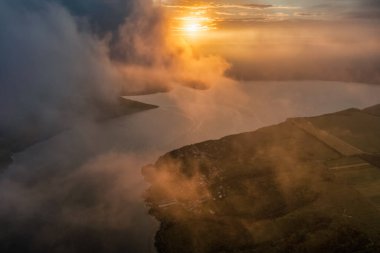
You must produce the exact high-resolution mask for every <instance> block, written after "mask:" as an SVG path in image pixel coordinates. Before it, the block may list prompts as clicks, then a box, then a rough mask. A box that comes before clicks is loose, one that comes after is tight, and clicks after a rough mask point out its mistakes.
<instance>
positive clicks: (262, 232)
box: [147, 110, 380, 253]
mask: <svg viewBox="0 0 380 253" xmlns="http://www.w3.org/2000/svg"><path fill="white" fill-rule="evenodd" d="M352 117H354V119H352ZM357 120H364V121H365V122H366V123H367V122H370V123H371V125H370V126H369V127H367V126H366V125H363V126H362V127H360V126H359V125H360V124H358V121H357ZM312 121H313V123H314V124H316V125H318V126H323V127H324V128H328V129H329V130H331V131H333V132H334V133H335V134H337V135H339V136H340V137H342V138H344V139H347V140H350V141H353V142H354V144H360V145H362V146H361V147H362V148H367V147H366V146H365V143H367V141H368V139H367V138H371V134H372V133H371V131H372V132H373V131H375V132H376V129H378V128H379V127H380V121H378V119H376V118H368V117H367V114H365V115H362V113H360V112H359V113H358V112H357V111H356V110H349V111H347V112H343V113H338V114H335V115H334V114H331V115H326V116H322V117H317V118H314V119H312ZM334 124H335V125H339V128H341V127H343V126H346V127H347V128H349V129H350V131H351V130H352V131H353V130H355V131H357V132H358V133H361V131H363V127H364V128H365V129H366V131H367V132H366V133H365V134H361V135H359V137H352V138H350V137H349V136H347V134H345V133H344V131H343V133H342V131H341V129H340V130H339V131H338V130H335V128H334ZM351 124H354V125H353V126H351ZM374 124H377V126H375V125H374ZM360 138H366V140H365V141H363V142H362V141H361V140H360ZM377 142H378V141H374V142H368V145H369V148H368V149H369V150H374V149H377V145H378V143H377ZM363 145H364V146H363ZM341 158H342V157H341V155H340V154H338V153H337V152H335V151H334V150H332V149H330V148H329V147H328V146H326V145H324V144H323V143H321V142H319V141H317V140H316V139H315V138H313V137H311V136H310V135H307V134H306V133H305V132H303V131H302V130H299V129H298V128H296V127H295V126H294V125H292V124H291V123H289V122H285V123H282V124H279V125H277V126H272V127H267V128H263V129H260V130H258V131H255V132H252V133H243V134H238V135H234V136H229V137H225V138H222V139H220V140H216V141H207V142H203V143H199V144H195V145H190V146H187V147H183V148H181V149H179V150H175V151H172V152H170V153H168V154H166V155H165V156H163V157H161V158H160V159H159V160H158V161H157V163H156V164H155V169H156V171H157V172H158V173H161V172H163V171H166V172H169V174H170V175H172V176H173V177H174V179H173V180H174V181H177V183H178V184H180V185H181V186H182V188H185V190H184V191H185V192H186V187H187V184H185V183H183V181H181V180H183V177H184V176H185V178H188V179H193V178H195V177H198V176H199V174H201V175H203V176H204V177H206V178H207V180H206V181H207V190H208V191H209V193H210V194H211V196H212V197H211V198H209V199H208V200H207V201H206V202H204V203H202V204H201V205H198V206H197V207H196V208H193V209H189V208H186V205H175V206H173V207H170V208H166V209H163V208H158V207H156V206H155V205H154V204H155V203H158V202H159V199H160V198H162V196H165V193H167V192H168V189H166V188H165V185H164V186H162V185H160V183H159V182H154V181H153V182H152V187H151V189H150V191H148V194H147V200H148V201H149V202H150V203H151V205H152V206H153V207H152V209H151V213H152V214H153V215H155V216H156V217H157V218H158V219H159V220H160V221H161V229H160V230H159V232H158V233H157V236H156V239H157V240H156V244H157V248H158V250H159V252H160V253H162V252H167V253H169V252H170V253H171V252H173V253H174V252H379V249H380V248H379V245H378V244H377V242H378V241H379V239H380V213H379V211H378V210H377V209H376V208H375V207H374V206H373V205H372V204H371V203H369V202H368V201H367V200H366V199H365V198H363V196H362V195H361V194H360V193H358V192H357V191H356V190H355V189H353V188H351V187H349V186H347V185H345V184H343V183H341V181H340V180H337V179H336V178H335V176H334V174H333V173H331V172H330V171H329V170H328V169H327V166H326V164H328V162H331V161H334V160H337V159H341ZM173 164H174V165H175V166H173ZM192 181H194V180H192ZM221 188H222V190H223V194H224V195H223V197H222V198H219V197H218V196H219V193H220V189H221ZM171 196H173V193H171ZM174 196H176V195H175V194H174ZM192 198H194V197H193V196H192ZM181 201H182V202H186V201H188V202H190V203H191V202H194V199H189V200H186V199H182V200H181Z"/></svg>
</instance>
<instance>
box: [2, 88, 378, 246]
mask: <svg viewBox="0 0 380 253" xmlns="http://www.w3.org/2000/svg"><path fill="white" fill-rule="evenodd" d="M379 97H380V87H378V86H372V85H366V84H355V83H337V82H319V81H305V82H249V83H233V82H228V83H220V84H219V85H215V86H214V87H213V88H211V89H209V90H204V91H200V90H193V89H189V88H184V87H178V88H176V89H174V90H172V91H171V92H169V93H159V94H153V95H147V96H137V97H132V98H133V99H136V100H138V101H142V102H146V103H152V104H156V105H159V106H160V107H159V108H158V109H154V110H149V111H143V112H140V113H137V114H133V115H129V116H125V117H120V118H117V119H113V120H110V121H108V122H105V123H94V122H86V123H82V124H78V125H77V126H76V127H74V128H73V129H71V130H69V131H65V132H63V133H61V134H60V135H58V136H55V137H54V138H51V139H49V140H46V141H44V142H40V143H38V144H37V145H34V146H32V147H30V148H28V149H27V150H25V151H23V152H21V153H18V154H15V155H14V157H13V158H14V162H13V163H12V164H11V165H10V166H9V167H8V168H7V170H6V171H5V172H4V173H3V174H2V175H1V178H0V203H1V205H0V225H1V226H2V228H4V229H3V230H2V231H1V232H0V245H1V247H2V248H3V249H9V248H12V249H19V250H22V251H23V252H43V251H46V249H49V252H87V251H88V252H89V251H91V252H153V251H154V247H153V243H154V242H153V240H154V233H155V231H156V230H157V228H158V224H157V222H156V221H155V220H153V218H152V217H150V216H149V214H148V213H147V211H148V209H147V208H145V206H144V202H143V192H144V190H145V189H146V187H147V185H146V183H144V180H143V177H142V175H141V170H140V169H141V167H142V166H144V165H146V164H149V163H153V162H155V160H156V159H157V158H158V157H159V156H161V155H163V154H164V153H165V152H168V151H170V150H172V149H175V148H179V147H181V146H183V145H187V144H191V143H195V142H200V141H203V140H207V139H215V138H220V137H222V136H225V135H229V134H235V133H240V132H245V131H252V130H255V129H257V128H260V127H263V126H267V125H271V124H275V123H279V122H281V121H283V120H285V119H286V118H289V117H296V116H311V115H318V114H322V113H329V112H333V111H337V110H342V109H346V108H349V107H357V108H363V107H366V106H370V105H373V104H376V103H379V102H380V101H379ZM68 242H69V243H68ZM16 244H17V245H18V246H15V245H16ZM83 245H85V246H83ZM7 247H8V248H7ZM81 247H82V248H81ZM0 249H1V248H0Z"/></svg>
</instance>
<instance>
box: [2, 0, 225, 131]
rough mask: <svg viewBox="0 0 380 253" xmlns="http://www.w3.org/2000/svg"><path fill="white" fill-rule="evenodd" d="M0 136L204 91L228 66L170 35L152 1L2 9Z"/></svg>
mask: <svg viewBox="0 0 380 253" xmlns="http://www.w3.org/2000/svg"><path fill="white" fill-rule="evenodd" d="M0 7H1V8H0V14H1V17H0V21H1V24H0V37H1V42H0V53H1V55H2V57H1V59H0V66H1V70H0V71H1V72H0V83H1V84H0V85H1V89H2V92H1V94H0V101H1V107H2V108H4V109H3V110H1V112H0V117H1V119H2V120H1V123H0V133H2V135H7V134H9V133H10V132H14V133H15V134H17V133H18V131H20V129H19V128H20V126H22V127H24V126H26V125H28V124H30V123H31V122H33V127H35V128H42V129H43V130H46V129H49V128H56V127H60V128H66V127H69V126H70V125H72V124H73V122H74V123H75V122H77V121H82V120H87V119H94V118H96V117H97V115H98V114H99V111H101V109H102V107H104V106H108V105H112V104H115V103H116V101H117V98H118V96H119V95H120V94H126V93H131V92H134V93H136V92H153V91H163V90H167V89H170V88H171V87H172V86H173V85H187V86H191V87H201V88H207V87H209V86H211V85H213V84H214V83H215V82H216V81H217V80H218V78H222V76H223V72H224V70H225V69H226V68H227V67H228V64H227V63H226V62H225V61H224V60H223V59H221V58H218V57H215V56H202V55H200V54H197V53H196V52H194V50H193V49H192V48H191V47H190V46H189V45H188V44H186V43H185V42H184V41H181V39H178V38H173V37H170V36H169V35H168V33H169V32H170V31H168V29H167V27H166V26H167V18H166V16H165V14H164V13H163V10H162V9H160V8H156V7H154V6H153V5H152V3H151V1H149V0H143V1H121V0H114V1H103V0H96V1H88V0H87V1H70V0H69V1H59V0H54V1H53V0H51V1H48V0H45V1H37V0H31V1H25V0H23V1H17V2H15V1H9V0H4V1H1V3H0Z"/></svg>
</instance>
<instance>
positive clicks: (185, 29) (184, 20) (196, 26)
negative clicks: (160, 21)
mask: <svg viewBox="0 0 380 253" xmlns="http://www.w3.org/2000/svg"><path fill="white" fill-rule="evenodd" d="M178 20H179V23H178V26H177V27H176V29H175V30H176V31H178V32H180V33H184V34H188V35H196V34H200V33H201V32H204V31H209V30H211V29H212V20H211V19H210V18H208V17H200V16H186V17H179V18H178Z"/></svg>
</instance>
